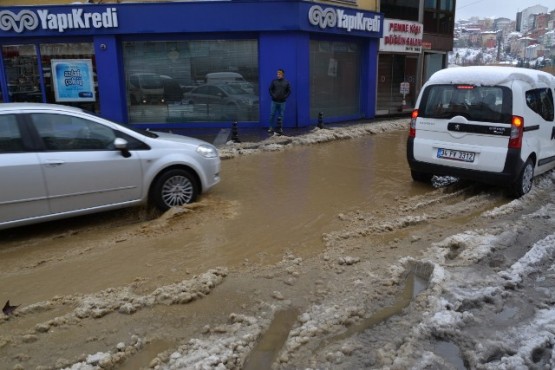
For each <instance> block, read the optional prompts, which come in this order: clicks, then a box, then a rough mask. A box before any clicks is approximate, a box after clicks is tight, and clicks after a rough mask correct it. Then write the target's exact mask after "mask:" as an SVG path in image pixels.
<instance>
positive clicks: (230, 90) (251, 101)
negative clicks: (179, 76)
mask: <svg viewBox="0 0 555 370" xmlns="http://www.w3.org/2000/svg"><path fill="white" fill-rule="evenodd" d="M184 101H185V102H187V103H189V104H194V105H197V106H198V105H201V106H203V107H204V109H206V111H207V113H209V112H212V113H215V114H218V115H220V116H221V118H224V119H227V118H236V119H245V120H248V119H255V116H256V114H257V113H258V96H257V95H254V94H251V93H249V92H247V91H246V90H244V89H243V88H242V87H241V85H240V84H237V83H222V84H206V85H202V86H198V87H195V88H194V89H192V90H191V91H189V92H186V93H185V94H184ZM196 109H197V111H198V110H200V109H199V108H196Z"/></svg>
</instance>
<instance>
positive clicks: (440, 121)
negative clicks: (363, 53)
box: [407, 66, 555, 197]
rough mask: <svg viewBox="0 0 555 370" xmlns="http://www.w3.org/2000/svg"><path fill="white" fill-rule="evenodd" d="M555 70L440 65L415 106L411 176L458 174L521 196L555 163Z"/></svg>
mask: <svg viewBox="0 0 555 370" xmlns="http://www.w3.org/2000/svg"><path fill="white" fill-rule="evenodd" d="M554 88H555V77H554V76H552V75H551V74H548V73H545V72H541V71H537V70H532V69H524V68H513V67H494V66H479V67H460V68H450V69H444V70H441V71H438V72H436V73H435V74H434V75H432V77H430V79H429V80H428V81H427V82H426V83H425V84H424V86H423V87H422V90H421V92H420V94H419V96H418V99H417V101H416V107H415V109H414V111H413V113H412V117H411V122H410V132H409V138H408V141H407V159H408V163H409V167H410V171H411V175H412V178H413V180H415V181H430V180H431V178H432V176H433V175H438V176H455V177H459V178H465V179H470V180H474V181H478V182H484V183H489V184H494V185H502V186H506V187H509V188H510V189H511V191H512V193H513V194H514V195H515V196H516V197H520V196H522V195H524V194H526V193H527V192H529V191H530V189H531V187H532V179H533V177H534V176H535V175H539V174H541V173H543V172H546V171H548V170H550V169H552V168H554V167H555V120H554V102H553V95H554Z"/></svg>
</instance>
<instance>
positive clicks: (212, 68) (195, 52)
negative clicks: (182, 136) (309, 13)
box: [123, 40, 259, 123]
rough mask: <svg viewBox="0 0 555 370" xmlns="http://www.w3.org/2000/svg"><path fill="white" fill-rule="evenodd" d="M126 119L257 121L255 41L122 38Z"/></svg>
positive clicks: (159, 121) (256, 44)
mask: <svg viewBox="0 0 555 370" xmlns="http://www.w3.org/2000/svg"><path fill="white" fill-rule="evenodd" d="M123 51H124V53H123V55H124V67H125V75H126V87H127V107H128V114H129V122H131V123H141V122H151V123H168V122H187V121H190V122H202V121H210V122H215V121H234V120H238V121H258V117H259V97H258V94H259V92H258V42H257V41H256V40H193V41H129V42H124V43H123Z"/></svg>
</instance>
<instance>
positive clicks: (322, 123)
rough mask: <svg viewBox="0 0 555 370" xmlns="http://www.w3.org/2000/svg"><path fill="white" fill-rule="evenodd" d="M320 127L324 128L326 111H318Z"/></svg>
mask: <svg viewBox="0 0 555 370" xmlns="http://www.w3.org/2000/svg"><path fill="white" fill-rule="evenodd" d="M317 126H318V128H324V113H322V112H320V113H318V125H317Z"/></svg>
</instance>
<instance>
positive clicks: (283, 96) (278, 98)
mask: <svg viewBox="0 0 555 370" xmlns="http://www.w3.org/2000/svg"><path fill="white" fill-rule="evenodd" d="M289 95H291V85H290V84H289V81H287V80H286V79H285V78H282V79H279V78H275V79H274V80H273V81H272V83H271V84H270V96H271V97H272V100H273V101H275V102H276V103H283V102H285V101H286V100H287V98H288V97H289Z"/></svg>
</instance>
